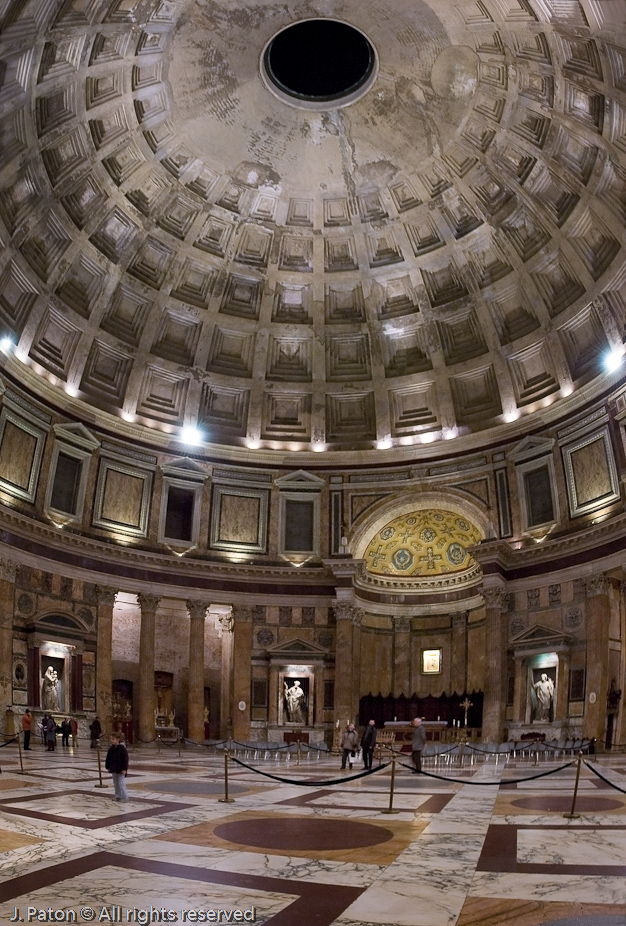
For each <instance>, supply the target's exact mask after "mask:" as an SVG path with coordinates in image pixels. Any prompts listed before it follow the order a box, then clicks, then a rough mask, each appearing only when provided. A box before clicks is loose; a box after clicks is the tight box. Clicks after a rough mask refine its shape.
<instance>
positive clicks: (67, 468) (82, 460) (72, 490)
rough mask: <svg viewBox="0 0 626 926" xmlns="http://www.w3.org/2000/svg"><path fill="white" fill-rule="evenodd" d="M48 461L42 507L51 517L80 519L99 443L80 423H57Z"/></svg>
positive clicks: (65, 519)
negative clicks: (43, 504)
mask: <svg viewBox="0 0 626 926" xmlns="http://www.w3.org/2000/svg"><path fill="white" fill-rule="evenodd" d="M53 430H54V435H55V441H54V447H53V450H52V459H51V461H50V473H51V474H52V478H51V479H50V480H49V482H48V488H47V491H46V501H45V509H46V512H47V513H49V514H50V515H51V517H52V519H53V520H54V519H55V518H57V517H59V516H60V518H61V520H62V521H63V523H69V522H71V521H80V519H81V518H82V514H83V508H84V505H85V494H86V491H87V479H88V476H89V464H90V461H91V458H92V455H93V453H94V451H95V450H96V449H97V448H98V447H99V446H100V444H99V442H98V441H97V440H96V439H95V438H94V436H93V434H91V433H90V432H89V431H88V430H87V429H86V428H85V427H83V425H81V424H68V425H63V424H57V425H55V426H54V428H53Z"/></svg>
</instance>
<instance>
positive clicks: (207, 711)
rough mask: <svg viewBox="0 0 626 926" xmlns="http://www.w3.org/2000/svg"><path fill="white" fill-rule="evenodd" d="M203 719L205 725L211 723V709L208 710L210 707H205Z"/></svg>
mask: <svg viewBox="0 0 626 926" xmlns="http://www.w3.org/2000/svg"><path fill="white" fill-rule="evenodd" d="M202 719H203V721H204V723H208V722H209V709H208V707H205V709H204V713H203V715H202Z"/></svg>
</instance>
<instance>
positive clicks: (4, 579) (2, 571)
mask: <svg viewBox="0 0 626 926" xmlns="http://www.w3.org/2000/svg"><path fill="white" fill-rule="evenodd" d="M15 572H16V565H15V563H13V562H11V560H0V696H1V697H2V704H4V705H5V706H6V705H7V704H13V602H14V599H15ZM38 683H39V682H38Z"/></svg>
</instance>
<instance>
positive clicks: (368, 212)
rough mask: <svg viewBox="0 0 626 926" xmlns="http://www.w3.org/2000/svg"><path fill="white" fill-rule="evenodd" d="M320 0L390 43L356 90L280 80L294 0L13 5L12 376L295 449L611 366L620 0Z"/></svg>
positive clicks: (4, 100)
mask: <svg viewBox="0 0 626 926" xmlns="http://www.w3.org/2000/svg"><path fill="white" fill-rule="evenodd" d="M318 6H319V5H318ZM321 6H323V7H324V12H323V14H321V15H323V16H327V17H332V16H333V15H334V16H337V17H338V18H340V19H341V20H343V21H345V22H348V23H350V24H352V25H353V26H354V27H355V28H357V29H359V30H361V31H362V32H363V33H364V35H365V36H366V37H367V38H368V40H369V41H370V42H371V43H372V46H373V47H374V48H375V49H376V54H377V60H378V66H379V69H378V71H377V72H376V79H375V81H374V83H373V85H372V86H371V87H369V88H368V89H367V92H366V93H364V95H363V96H362V98H361V99H359V100H358V101H357V102H355V103H353V105H350V106H348V107H347V108H346V109H343V110H341V109H336V110H333V109H332V107H331V108H330V109H329V111H328V112H326V111H324V112H310V111H307V110H300V109H298V108H297V107H295V106H292V105H288V104H287V103H285V102H284V101H282V100H280V99H277V98H276V96H275V95H273V94H272V93H271V92H270V90H269V89H268V88H267V86H266V85H265V84H264V82H263V80H262V77H261V72H260V66H259V62H260V60H261V56H262V51H263V48H264V47H265V45H266V44H267V43H268V42H269V41H270V40H271V39H272V38H273V37H274V36H276V35H277V33H279V32H280V31H281V30H282V29H285V28H286V27H287V26H289V25H290V24H292V23H294V22H297V21H299V20H302V19H306V18H309V17H311V15H312V7H311V4H309V3H308V2H306V0H295V2H293V3H291V4H258V3H256V2H254V3H253V2H252V0H215V2H211V3H200V2H197V0H58V2H53V0H8V2H7V3H5V4H3V10H4V12H3V16H2V17H1V18H0V240H1V241H2V245H3V247H2V252H1V253H0V338H5V337H6V339H7V342H6V343H7V344H8V345H9V346H8V347H6V352H7V354H8V355H9V356H10V360H11V362H12V363H13V367H12V370H11V372H12V375H16V376H19V375H20V370H21V371H23V372H22V374H21V375H23V376H24V378H25V380H26V381H27V382H29V383H31V382H32V381H33V378H34V377H39V384H40V387H41V388H42V389H44V388H45V389H46V390H48V394H52V396H53V397H54V400H55V401H56V402H58V403H59V404H60V405H62V406H63V407H68V403H69V404H70V405H71V407H72V409H73V410H74V411H75V412H76V414H77V415H81V414H82V415H87V416H91V417H90V420H93V414H94V409H96V410H97V412H96V413H97V414H98V416H101V417H102V418H104V419H105V420H107V422H108V424H111V422H110V421H109V420H108V418H107V416H109V415H112V416H114V417H115V418H116V419H118V420H119V419H120V418H121V419H123V420H124V421H125V423H126V424H128V425H130V426H132V425H135V426H141V427H143V428H150V429H152V431H153V433H154V434H155V435H156V434H158V432H161V434H164V433H165V434H178V433H179V432H180V429H182V427H183V426H184V425H194V426H197V427H198V428H199V429H200V431H201V433H202V435H204V437H203V439H204V440H205V441H207V442H214V443H216V444H225V445H231V446H233V445H234V446H240V447H245V446H247V447H255V448H259V447H263V448H265V449H267V450H270V451H271V450H277V451H280V452H282V451H283V450H284V448H285V447H286V446H288V447H289V449H295V450H300V449H302V450H311V449H313V450H333V449H338V450H371V451H375V450H376V449H386V448H389V447H391V446H398V447H401V446H405V445H407V444H408V445H411V444H419V443H420V442H421V441H422V440H424V441H436V440H439V439H442V438H444V437H445V438H451V437H454V438H457V437H458V438H461V439H463V437H464V435H468V434H471V433H472V432H474V431H480V430H481V429H483V428H487V427H493V426H496V425H497V426H505V425H506V424H507V423H510V422H514V421H515V420H516V419H518V418H519V417H520V416H527V415H530V416H532V415H534V414H540V413H541V412H542V409H543V408H544V407H545V406H546V405H549V404H551V403H553V402H557V403H558V402H559V401H561V400H562V399H564V398H565V397H567V396H570V395H571V394H572V393H573V392H575V391H576V390H577V389H578V388H579V387H580V386H581V385H583V384H586V383H589V381H591V380H595V382H596V386H597V389H598V390H599V389H601V388H603V387H604V385H605V381H604V378H603V376H602V369H603V368H602V359H603V358H604V357H605V356H606V354H607V352H609V351H611V350H614V351H619V352H620V354H621V352H622V351H623V346H622V333H623V330H624V324H625V322H626V284H625V282H624V281H625V280H626V239H625V238H624V216H625V214H626V205H625V204H626V36H625V35H624V32H625V28H624V22H625V19H624V3H623V2H622V0H584V2H582V0H581V2H579V0H479V2H478V0H394V2H393V3H391V2H389V0H358V2H357V0H344V2H342V3H341V4H336V3H330V4H321ZM2 350H5V347H3V348H2ZM14 358H16V359H14ZM0 361H2V362H5V361H4V359H3V358H2V357H0ZM87 406H89V408H87ZM142 436H145V434H143V432H142ZM288 442H289V443H288Z"/></svg>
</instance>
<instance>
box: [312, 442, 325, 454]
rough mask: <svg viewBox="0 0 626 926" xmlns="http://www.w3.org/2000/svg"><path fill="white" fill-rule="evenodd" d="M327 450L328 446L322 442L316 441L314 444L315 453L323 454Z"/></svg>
mask: <svg viewBox="0 0 626 926" xmlns="http://www.w3.org/2000/svg"><path fill="white" fill-rule="evenodd" d="M325 449H326V445H325V444H323V443H322V442H321V441H315V443H314V444H313V453H323V451H324V450H325Z"/></svg>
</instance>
